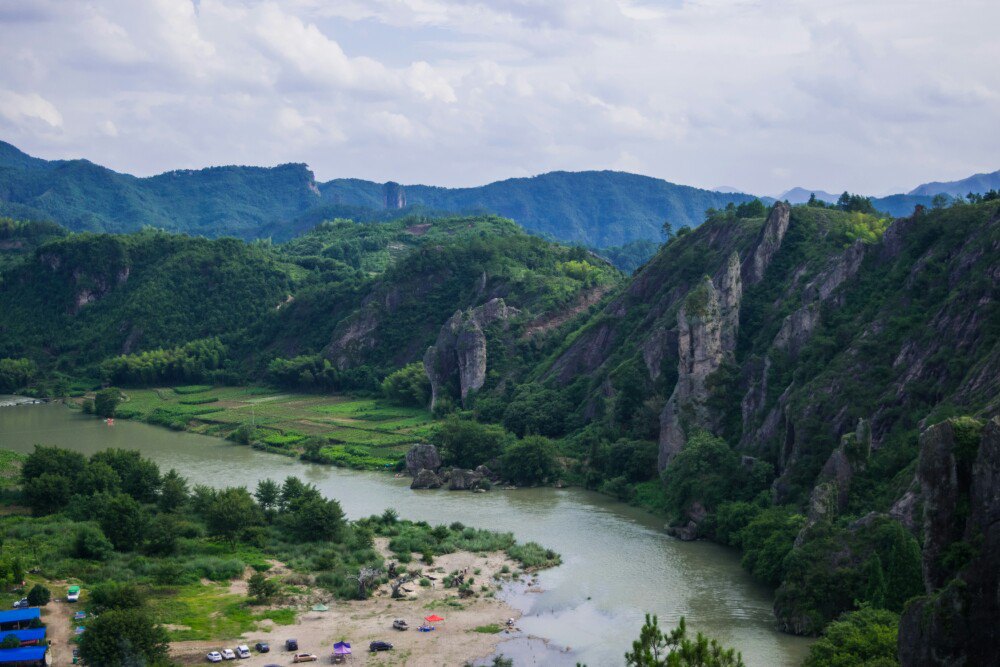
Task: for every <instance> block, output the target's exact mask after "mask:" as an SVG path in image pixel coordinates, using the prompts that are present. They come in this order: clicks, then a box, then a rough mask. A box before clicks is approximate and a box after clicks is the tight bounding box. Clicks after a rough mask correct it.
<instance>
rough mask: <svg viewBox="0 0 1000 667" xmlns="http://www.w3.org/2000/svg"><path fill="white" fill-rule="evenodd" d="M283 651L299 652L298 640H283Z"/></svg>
mask: <svg viewBox="0 0 1000 667" xmlns="http://www.w3.org/2000/svg"><path fill="white" fill-rule="evenodd" d="M285 650H286V651H298V650H299V640H298V639H286V640H285Z"/></svg>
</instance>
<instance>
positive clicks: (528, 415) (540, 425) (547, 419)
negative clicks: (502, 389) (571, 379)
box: [503, 384, 571, 438]
mask: <svg viewBox="0 0 1000 667" xmlns="http://www.w3.org/2000/svg"><path fill="white" fill-rule="evenodd" d="M570 410H571V406H570V404H569V401H567V400H566V398H565V396H563V395H562V393H561V392H558V391H556V390H555V389H549V388H547V387H543V386H542V385H540V384H524V385H521V386H520V387H518V388H517V391H515V392H514V396H513V398H512V399H511V401H510V402H509V403H508V404H507V407H506V409H505V410H504V413H503V425H504V427H505V428H506V429H507V430H508V431H511V432H513V433H515V434H516V435H517V436H518V437H519V438H523V437H524V436H525V435H544V436H548V437H557V436H560V435H562V434H563V432H564V430H565V428H566V415H567V414H569V412H570Z"/></svg>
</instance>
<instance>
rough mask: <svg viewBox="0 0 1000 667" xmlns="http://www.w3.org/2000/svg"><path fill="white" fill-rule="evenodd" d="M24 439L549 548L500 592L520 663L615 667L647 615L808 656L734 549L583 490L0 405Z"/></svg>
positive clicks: (753, 646)
mask: <svg viewBox="0 0 1000 667" xmlns="http://www.w3.org/2000/svg"><path fill="white" fill-rule="evenodd" d="M0 398H3V397H0ZM35 444H45V445H58V446H61V447H66V448H70V449H74V450H76V451H79V452H82V453H84V454H92V453H94V452H96V451H99V450H102V449H107V448H109V447H120V448H128V449H137V450H139V451H140V452H142V454H143V456H146V457H148V458H150V459H152V460H154V461H156V462H157V463H158V464H159V466H160V468H161V469H162V470H164V471H165V470H168V469H170V468H176V469H177V470H178V471H179V472H180V473H181V474H182V475H184V476H185V477H187V478H188V479H189V480H190V481H191V483H192V484H208V485H211V486H217V487H222V486H238V485H245V486H248V487H250V488H253V487H254V486H256V484H257V482H258V481H260V480H262V479H265V478H272V479H275V480H278V481H281V480H283V479H284V478H285V477H286V476H288V475H296V476H298V477H300V478H302V479H303V480H305V481H307V482H310V483H312V484H315V485H316V486H317V487H318V488H319V489H320V490H321V491H322V492H323V493H324V495H327V496H329V497H332V498H336V499H337V500H339V501H340V502H341V504H342V505H343V507H344V511H345V512H346V513H347V515H348V516H349V517H350V518H354V519H356V518H360V517H364V516H368V515H371V514H378V513H381V512H382V511H383V510H384V509H385V508H386V507H393V508H395V509H396V510H397V511H398V512H399V514H400V516H402V517H403V518H407V519H413V520H424V521H428V522H430V523H434V524H440V523H444V524H447V523H451V522H453V521H461V522H462V523H465V524H468V525H473V526H477V527H481V528H489V529H492V530H498V531H510V532H512V533H514V535H515V536H516V537H517V539H518V540H520V541H536V542H539V543H540V544H542V545H544V546H545V547H548V548H551V549H554V550H556V551H558V552H559V553H560V554H561V555H562V557H563V564H562V565H561V566H560V567H557V568H554V569H551V570H546V571H544V572H541V573H539V575H538V580H539V581H538V586H537V589H541V591H542V592H530V591H529V590H525V588H524V587H521V588H515V589H512V590H511V591H509V592H508V593H507V594H506V595H507V599H508V601H509V602H510V603H511V604H512V605H514V606H515V607H517V608H519V609H520V610H522V611H523V612H524V616H523V617H522V618H521V620H520V621H519V622H518V625H519V627H520V628H521V630H522V631H523V632H524V634H525V635H528V636H532V637H537V638H540V640H547V646H546V644H545V643H543V642H542V641H540V640H536V641H529V640H527V639H515V640H512V641H510V642H508V643H506V644H501V647H500V650H501V652H504V653H505V654H506V655H509V656H512V657H516V663H517V664H518V665H521V664H546V665H561V664H568V665H574V664H576V663H577V662H584V663H587V664H589V665H591V667H594V666H597V665H615V664H621V663H622V662H623V654H624V652H625V651H626V650H627V649H628V648H630V646H631V642H632V641H633V639H635V638H636V637H637V636H638V634H639V629H640V627H641V626H642V623H643V616H644V614H645V613H646V612H652V613H655V614H658V615H659V618H660V625H661V626H663V627H665V628H670V627H672V626H673V625H675V624H676V622H677V620H678V619H679V618H680V616H682V615H683V616H685V617H686V618H687V621H688V627H689V629H690V630H692V631H702V632H705V633H707V634H709V635H711V636H713V637H715V638H717V639H718V640H719V641H720V642H722V643H723V644H724V645H728V646H733V647H737V648H738V649H739V650H740V651H742V653H743V656H744V660H745V661H746V662H747V664H748V665H752V666H757V665H760V666H767V667H781V666H784V665H797V664H800V663H801V661H802V659H803V657H804V656H805V653H806V652H807V650H808V646H809V640H806V639H802V638H799V637H793V636H790V635H786V634H783V633H780V632H778V631H777V630H776V629H775V624H774V619H773V617H772V615H771V603H772V592H771V591H770V590H769V589H767V588H766V587H763V586H761V585H759V584H756V583H755V582H754V581H752V580H751V579H750V577H749V575H747V574H746V573H745V572H744V571H743V570H742V569H741V568H740V565H739V558H738V554H737V553H736V552H735V551H733V550H731V549H728V548H725V547H722V546H719V545H715V544H711V543H709V542H681V541H679V540H676V539H673V538H670V537H668V536H667V535H665V534H664V533H663V531H662V530H661V528H662V522H661V521H659V520H658V519H656V518H655V517H653V516H651V515H649V514H647V513H645V512H642V511H640V510H638V509H636V508H633V507H629V506H627V505H625V504H623V503H619V502H616V501H614V500H611V499H609V498H607V497H605V496H601V495H599V494H596V493H592V492H588V491H584V490H581V489H552V488H542V489H518V490H516V491H491V492H490V493H485V494H472V493H463V492H449V491H411V490H410V489H409V480H408V479H396V478H393V477H391V476H389V475H387V474H382V473H373V472H359V471H350V470H344V469H339V468H333V467H329V466H320V465H315V464H308V463H303V462H301V461H298V460H296V459H293V458H289V457H284V456H279V455H276V454H268V453H265V452H260V451H257V450H253V449H250V448H249V447H243V446H239V445H234V444H231V443H227V442H225V441H223V440H220V439H218V438H211V437H207V436H201V435H195V434H192V433H183V432H175V431H170V430H168V429H163V428H159V427H155V426H150V425H147V424H142V423H137V422H127V421H119V422H117V423H116V425H115V426H107V425H106V424H105V423H104V422H103V421H102V420H99V419H95V418H93V417H89V416H86V415H82V414H80V413H79V412H77V411H74V410H70V409H67V408H66V407H64V406H62V405H58V404H46V405H21V406H16V407H7V408H0V448H4V449H12V450H14V451H20V452H25V453H27V452H30V451H31V450H32V448H33V446H34V445H35ZM537 589H536V588H535V587H532V588H531V590H537ZM497 620H498V621H500V620H501V619H497ZM567 648H568V650H566V649H567Z"/></svg>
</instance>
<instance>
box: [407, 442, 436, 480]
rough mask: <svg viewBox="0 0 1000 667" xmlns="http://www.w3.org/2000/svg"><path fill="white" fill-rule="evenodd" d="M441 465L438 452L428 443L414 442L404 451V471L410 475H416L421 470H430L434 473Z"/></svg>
mask: <svg viewBox="0 0 1000 667" xmlns="http://www.w3.org/2000/svg"><path fill="white" fill-rule="evenodd" d="M440 467H441V455H440V454H438V450H437V447H435V446H434V445H428V444H423V443H420V444H416V445H413V446H412V447H410V451H408V452H406V472H407V473H409V474H410V476H412V477H416V476H417V473H418V472H420V471H421V470H430V471H431V472H434V473H436V472H437V471H438V469H439V468H440Z"/></svg>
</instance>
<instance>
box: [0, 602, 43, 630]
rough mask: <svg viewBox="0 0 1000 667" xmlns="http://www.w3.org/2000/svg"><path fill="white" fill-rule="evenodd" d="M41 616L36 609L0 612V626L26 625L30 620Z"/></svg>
mask: <svg viewBox="0 0 1000 667" xmlns="http://www.w3.org/2000/svg"><path fill="white" fill-rule="evenodd" d="M41 616H42V614H41V612H39V611H38V607H29V608H28V609H10V610H8V611H0V626H2V625H7V624H9V623H26V622H28V621H31V620H32V619H35V618H41Z"/></svg>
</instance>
